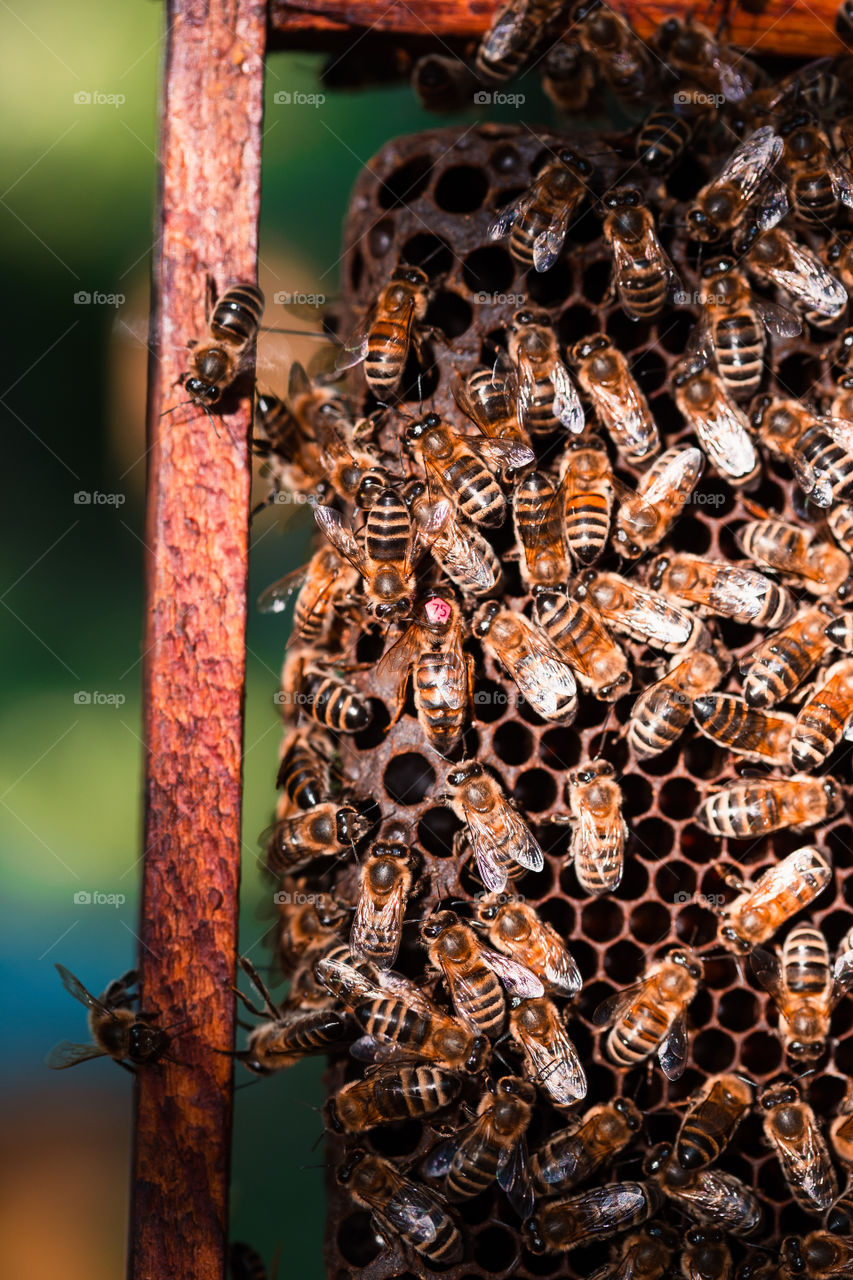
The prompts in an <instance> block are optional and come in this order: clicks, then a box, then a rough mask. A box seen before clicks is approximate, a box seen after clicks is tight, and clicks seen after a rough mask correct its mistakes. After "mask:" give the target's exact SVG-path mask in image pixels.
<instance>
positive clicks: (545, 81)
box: [542, 40, 598, 114]
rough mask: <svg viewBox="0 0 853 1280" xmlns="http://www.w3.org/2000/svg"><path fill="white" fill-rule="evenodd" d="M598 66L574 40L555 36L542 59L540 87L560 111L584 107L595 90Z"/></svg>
mask: <svg viewBox="0 0 853 1280" xmlns="http://www.w3.org/2000/svg"><path fill="white" fill-rule="evenodd" d="M597 79H598V70H597V65H596V60H595V58H593V57H591V56H590V55H589V54H588V53H587V52H586V51H585V50H584V49H582V48H581V46H580V45H579V44H578V42H577V41H576V40H558V41H557V42H556V43H555V44H552V45H551V48H550V49H549V50H548V52H547V53H546V54H545V57H544V59H543V61H542V88H543V89H544V90H545V93H546V94H547V95H548V97H549V98H550V99H551V101H552V102H553V104H554V106H555V107H557V109H558V110H560V111H565V112H569V113H571V114H574V113H575V112H577V111H583V109H584V107H585V106H586V105H587V104H588V103H589V101H590V99H591V98H592V96H593V93H594V91H595V86H596V81H597Z"/></svg>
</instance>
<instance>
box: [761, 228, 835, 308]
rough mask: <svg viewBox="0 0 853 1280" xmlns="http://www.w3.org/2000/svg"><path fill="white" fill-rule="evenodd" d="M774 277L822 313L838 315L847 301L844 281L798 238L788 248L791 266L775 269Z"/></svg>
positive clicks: (784, 287) (781, 284)
mask: <svg viewBox="0 0 853 1280" xmlns="http://www.w3.org/2000/svg"><path fill="white" fill-rule="evenodd" d="M773 278H774V280H775V282H776V283H777V284H778V285H779V287H780V288H781V289H784V290H785V292H786V293H790V294H792V295H793V296H794V297H795V298H798V299H799V300H800V301H801V302H804V303H806V304H807V305H808V306H809V307H811V308H813V309H814V310H815V311H819V312H820V314H821V315H826V316H836V315H838V314H839V312H840V311H841V310H843V308H844V306H845V304H846V302H847V290H846V289H845V288H844V286H843V284H842V283H841V282H840V280H836V278H835V276H833V275H831V274H830V273H829V272H828V271H827V269H826V267H825V266H824V265H823V263H822V262H820V261H819V260H818V259H817V258H815V257H814V256H813V255H812V254H810V253H806V251H805V250H804V249H803V246H802V245H799V244H797V243H796V241H794V240H791V241H790V244H789V247H788V266H787V267H777V268H775V269H774V271H773Z"/></svg>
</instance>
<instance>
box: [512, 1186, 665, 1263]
mask: <svg viewBox="0 0 853 1280" xmlns="http://www.w3.org/2000/svg"><path fill="white" fill-rule="evenodd" d="M663 1203H664V1197H663V1192H662V1191H661V1190H660V1188H659V1187H658V1186H657V1184H656V1183H654V1182H608V1183H605V1185H604V1186H601V1187H594V1188H592V1189H591V1190H588V1191H579V1192H577V1193H576V1194H575V1195H573V1196H567V1197H566V1198H565V1199H563V1200H550V1201H548V1202H547V1203H546V1204H544V1205H542V1207H541V1208H540V1209H539V1210H538V1211H537V1213H536V1214H534V1217H533V1219H532V1220H531V1222H529V1223H528V1224H527V1226H526V1231H525V1243H526V1244H527V1247H528V1249H530V1251H531V1252H532V1253H561V1252H563V1251H564V1250H566V1249H574V1248H575V1246H576V1245H586V1244H588V1243H589V1242H590V1241H592V1240H607V1239H609V1238H610V1237H611V1236H615V1235H618V1234H619V1233H620V1232H622V1231H630V1230H631V1229H632V1228H634V1227H638V1226H640V1225H641V1224H642V1223H643V1222H645V1221H646V1220H647V1219H648V1218H651V1217H653V1216H654V1214H656V1213H657V1212H658V1210H659V1209H660V1208H661V1206H662V1205H663Z"/></svg>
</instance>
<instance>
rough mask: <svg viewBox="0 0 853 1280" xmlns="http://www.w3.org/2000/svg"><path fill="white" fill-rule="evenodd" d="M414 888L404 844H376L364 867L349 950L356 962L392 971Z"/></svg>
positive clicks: (362, 868) (409, 856) (363, 864)
mask: <svg viewBox="0 0 853 1280" xmlns="http://www.w3.org/2000/svg"><path fill="white" fill-rule="evenodd" d="M411 888H412V855H411V852H410V851H409V849H407V848H406V846H405V845H402V844H380V843H377V844H374V845H373V847H372V849H371V850H370V856H369V857H368V858H366V859H365V861H364V862H363V863H362V865H361V871H360V873H359V894H358V902H357V904H356V908H355V915H354V916H353V920H352V932H351V934H350V950H351V951H352V954H353V956H355V958H356V959H357V960H369V961H371V962H372V963H373V964H375V965H376V967H377V968H378V969H390V968H391V967H392V966H393V964H394V961H395V960H396V959H397V952H398V951H399V949H400V935H401V932H402V928H403V916H404V915H405V913H406V902H407V900H408V896H409V893H410V891H411Z"/></svg>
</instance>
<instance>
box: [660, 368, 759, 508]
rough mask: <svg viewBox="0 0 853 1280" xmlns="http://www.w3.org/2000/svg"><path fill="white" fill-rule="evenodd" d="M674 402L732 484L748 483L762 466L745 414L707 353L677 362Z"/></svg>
mask: <svg viewBox="0 0 853 1280" xmlns="http://www.w3.org/2000/svg"><path fill="white" fill-rule="evenodd" d="M672 388H673V392H674V394H675V403H676V404H677V406H678V410H679V412H680V413H681V415H682V416H683V418H684V420H685V422H686V423H687V424H688V426H690V427H692V428H693V430H694V431H695V432H696V435H697V437H698V439H699V443H700V444H701V445H702V448H703V449H704V450H705V452H706V453H707V455H708V457H709V458H710V459H711V462H712V464H713V465H714V466H715V467H716V469H717V471H719V472H721V473H722V474H723V475H724V476H725V477H726V479H727V480H728V481H729V483H730V484H732V485H743V484H748V483H749V481H750V480H752V479H754V478H755V476H756V475H757V474H758V469H759V467H760V465H761V463H760V460H759V457H758V451H757V449H756V447H755V445H754V443H753V440H752V437H751V436H750V434H749V421H748V419H747V417H746V414H745V413H744V412H743V410H742V409H740V408H739V407H738V406H737V405H736V404H734V403H733V402H732V401H731V400H730V399H729V395H728V391H727V390H726V385H725V383H724V382H723V379H722V378H720V377H719V375H718V374H717V373H715V372H714V370H713V369H712V368H711V367H710V362H709V357H708V356H707V355H698V354H697V355H691V356H688V357H687V358H686V359H684V360H681V361H679V363H678V365H677V366H676V369H675V371H674V372H673V375H672Z"/></svg>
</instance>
